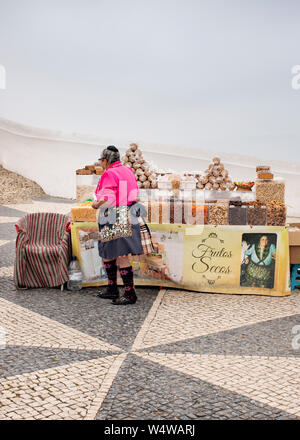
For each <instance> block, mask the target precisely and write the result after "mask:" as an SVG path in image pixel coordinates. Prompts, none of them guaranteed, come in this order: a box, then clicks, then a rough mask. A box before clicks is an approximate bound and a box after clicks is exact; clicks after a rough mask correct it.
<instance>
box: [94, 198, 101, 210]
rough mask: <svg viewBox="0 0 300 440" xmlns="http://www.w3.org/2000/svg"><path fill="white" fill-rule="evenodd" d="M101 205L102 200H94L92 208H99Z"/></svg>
mask: <svg viewBox="0 0 300 440" xmlns="http://www.w3.org/2000/svg"><path fill="white" fill-rule="evenodd" d="M100 205H101V201H98V200H94V201H93V203H92V208H94V209H98V208H99V206H100Z"/></svg>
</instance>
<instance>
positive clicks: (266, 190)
mask: <svg viewBox="0 0 300 440" xmlns="http://www.w3.org/2000/svg"><path fill="white" fill-rule="evenodd" d="M284 196H285V182H284V180H279V179H274V180H256V200H257V201H259V202H262V203H271V202H273V201H274V202H279V203H285V197H284Z"/></svg>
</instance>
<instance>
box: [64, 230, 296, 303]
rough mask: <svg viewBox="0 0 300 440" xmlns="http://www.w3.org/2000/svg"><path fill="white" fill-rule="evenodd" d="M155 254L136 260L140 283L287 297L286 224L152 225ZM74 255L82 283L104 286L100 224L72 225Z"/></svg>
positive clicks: (287, 253)
mask: <svg viewBox="0 0 300 440" xmlns="http://www.w3.org/2000/svg"><path fill="white" fill-rule="evenodd" d="M149 227H150V229H151V233H152V240H153V244H154V250H155V252H154V253H153V254H151V255H143V256H138V257H134V258H132V261H131V263H132V266H133V270H134V275H135V282H136V284H137V285H159V286H166V287H177V288H181V289H189V290H193V291H202V292H216V293H234V294H235V293H237V294H261V295H273V296H283V295H288V294H289V293H290V288H289V247H288V233H287V230H286V229H285V228H284V227H265V226H261V227H260V226H256V227H249V226H238V227H232V226H217V227H214V226H204V227H203V226H188V225H154V224H150V225H149ZM72 245H73V254H74V255H76V256H77V257H78V259H79V262H80V264H81V268H82V272H83V285H89V286H92V285H101V284H104V283H105V282H106V279H107V278H106V273H105V270H104V267H103V265H102V262H101V259H100V257H99V255H98V225H97V224H96V223H84V222H78V223H73V224H72Z"/></svg>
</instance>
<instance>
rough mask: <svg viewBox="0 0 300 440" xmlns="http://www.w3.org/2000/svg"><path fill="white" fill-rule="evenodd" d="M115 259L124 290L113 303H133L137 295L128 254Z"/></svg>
mask: <svg viewBox="0 0 300 440" xmlns="http://www.w3.org/2000/svg"><path fill="white" fill-rule="evenodd" d="M117 261H118V266H119V268H120V275H121V277H122V280H123V284H124V290H125V292H124V295H123V296H122V297H121V298H119V299H117V300H114V301H113V303H114V304H118V305H121V304H122V305H125V304H134V303H135V302H136V300H137V297H136V294H135V288H134V283H133V270H132V266H131V265H130V263H129V258H128V255H124V256H122V257H118V259H117Z"/></svg>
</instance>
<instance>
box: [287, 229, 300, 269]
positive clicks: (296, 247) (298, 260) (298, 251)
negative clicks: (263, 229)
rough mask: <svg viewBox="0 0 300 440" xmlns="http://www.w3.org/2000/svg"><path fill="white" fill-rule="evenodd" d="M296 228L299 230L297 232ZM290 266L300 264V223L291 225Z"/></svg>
mask: <svg viewBox="0 0 300 440" xmlns="http://www.w3.org/2000/svg"><path fill="white" fill-rule="evenodd" d="M295 228H298V229H297V230H296V229H295ZM288 232H289V244H290V264H300V223H290V224H289V230H288Z"/></svg>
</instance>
